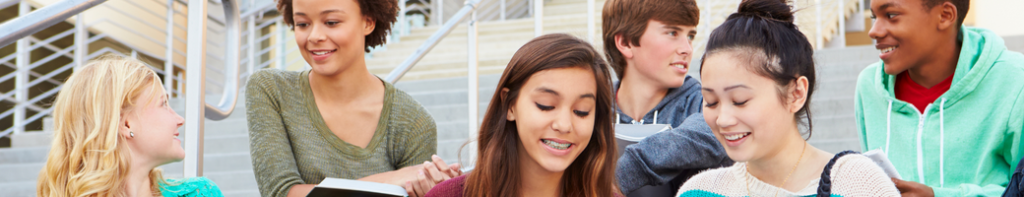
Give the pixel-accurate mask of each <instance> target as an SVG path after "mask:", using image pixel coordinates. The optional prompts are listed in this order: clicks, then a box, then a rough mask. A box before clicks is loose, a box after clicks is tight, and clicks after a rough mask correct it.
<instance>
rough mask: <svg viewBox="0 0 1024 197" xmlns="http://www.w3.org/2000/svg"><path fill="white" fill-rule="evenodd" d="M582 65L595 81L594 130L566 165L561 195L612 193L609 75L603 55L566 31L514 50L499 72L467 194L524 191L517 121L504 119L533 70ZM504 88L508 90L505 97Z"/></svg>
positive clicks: (612, 137)
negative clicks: (584, 145)
mask: <svg viewBox="0 0 1024 197" xmlns="http://www.w3.org/2000/svg"><path fill="white" fill-rule="evenodd" d="M574 67H576V68H584V69H588V70H590V71H593V73H594V79H596V81H597V95H596V97H597V98H596V100H597V106H596V109H595V113H594V115H596V117H595V120H594V134H593V135H592V137H591V138H590V143H589V145H588V146H587V147H586V148H585V149H584V150H583V152H582V153H581V154H580V155H579V157H577V158H576V160H574V161H573V162H572V164H570V165H569V167H568V168H567V169H565V173H564V174H563V175H562V180H561V185H560V187H561V191H562V194H561V196H612V195H613V193H616V192H617V191H615V189H613V188H617V187H613V186H615V160H616V158H615V156H616V153H615V150H616V146H615V134H614V131H613V130H612V129H613V128H614V125H613V122H612V116H611V114H612V96H611V95H612V93H611V80H610V78H611V75H610V74H609V71H608V66H607V64H606V63H605V62H604V60H603V59H601V55H600V54H599V53H597V51H595V50H594V48H593V47H591V46H590V44H588V43H587V42H586V41H583V40H580V39H578V38H575V37H573V36H570V35H568V34H548V35H544V36H541V37H537V38H534V39H533V40H531V41H530V42H527V43H526V44H525V45H523V47H521V48H519V50H518V51H516V53H515V55H513V56H512V60H511V61H509V63H508V66H507V67H506V68H505V71H504V72H503V73H502V74H501V79H500V80H499V81H498V87H497V88H496V90H498V91H495V93H494V97H492V98H491V103H490V105H489V106H488V107H487V113H486V114H485V115H484V120H483V123H482V124H481V125H480V134H479V138H478V139H479V141H478V144H479V145H478V147H477V153H479V157H477V161H476V167H475V170H473V172H471V173H469V175H468V177H467V180H466V185H465V191H464V192H465V193H464V194H465V195H466V196H488V197H496V196H515V197H518V196H520V195H522V191H521V190H520V189H521V186H522V181H523V180H524V178H523V177H520V173H519V171H520V170H521V167H520V166H519V162H518V159H519V154H523V153H521V152H520V150H518V144H520V143H521V142H520V141H519V133H518V129H517V128H516V124H514V123H511V122H509V121H508V120H507V119H506V115H507V113H506V112H507V111H508V109H509V108H511V107H512V105H513V103H515V101H516V99H517V98H518V96H519V91H520V89H521V88H522V86H523V84H525V83H526V81H527V80H528V79H529V78H530V76H532V75H533V74H534V73H537V72H540V71H542V70H548V69H556V68H574ZM502 88H508V89H509V91H508V93H507V94H506V95H504V96H503V95H501V94H502V91H500V90H501V89H502Z"/></svg>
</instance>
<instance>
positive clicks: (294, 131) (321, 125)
mask: <svg viewBox="0 0 1024 197" xmlns="http://www.w3.org/2000/svg"><path fill="white" fill-rule="evenodd" d="M308 74H309V71H301V72H298V71H281V70H272V69H267V70H261V71H259V72H256V73H255V74H253V75H252V76H251V77H250V79H249V83H248V85H246V94H247V96H246V100H245V105H246V110H247V111H246V117H247V118H248V122H249V150H250V151H251V153H252V166H253V172H254V173H255V175H256V182H257V183H258V185H259V189H260V193H261V194H262V195H263V196H285V195H286V194H287V193H288V190H289V189H291V187H292V186H294V185H296V184H317V183H320V181H323V179H324V178H326V177H334V178H343V179H359V178H363V177H366V176H369V175H373V174H378V173H382V172H388V171H394V170H396V169H399V168H402V167H407V166H413V165H417V164H420V163H423V162H424V161H428V160H430V156H431V155H433V154H435V153H436V152H437V129H436V125H435V124H434V120H433V119H432V118H431V117H430V115H429V114H427V111H426V110H425V109H424V108H423V107H422V106H420V104H419V103H418V102H416V101H415V100H413V98H412V97H411V96H409V95H408V94H406V93H405V92H402V91H400V90H398V89H395V88H394V86H392V85H391V84H390V83H387V82H383V81H382V82H381V83H383V84H384V88H385V91H384V92H385V93H384V106H383V108H382V109H381V113H380V119H379V120H378V121H377V122H375V123H368V124H376V125H377V129H376V130H375V131H374V134H373V137H372V138H371V140H370V143H369V144H367V145H366V148H362V147H359V146H356V145H352V144H349V143H347V142H345V141H343V140H341V139H340V138H338V137H337V136H336V135H334V133H333V132H331V131H330V129H328V128H327V125H326V123H325V122H324V119H323V118H322V117H321V116H320V111H319V108H317V105H316V102H315V101H314V99H313V93H312V90H311V89H310V85H309V78H308ZM330 110H345V109H330Z"/></svg>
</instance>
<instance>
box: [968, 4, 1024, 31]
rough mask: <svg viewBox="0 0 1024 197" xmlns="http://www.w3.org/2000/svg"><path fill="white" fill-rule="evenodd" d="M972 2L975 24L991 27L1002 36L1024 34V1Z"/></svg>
mask: <svg viewBox="0 0 1024 197" xmlns="http://www.w3.org/2000/svg"><path fill="white" fill-rule="evenodd" d="M971 4H973V5H972V6H973V7H971V8H970V12H973V13H974V16H975V18H974V20H975V21H974V24H975V26H977V27H982V28H986V29H990V30H992V31H993V32H995V33H996V34H998V35H1000V36H1010V35H1024V10H1022V9H1024V1H1021V0H982V1H979V0H975V1H974V2H971Z"/></svg>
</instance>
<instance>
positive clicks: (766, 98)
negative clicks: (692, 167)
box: [678, 0, 900, 196]
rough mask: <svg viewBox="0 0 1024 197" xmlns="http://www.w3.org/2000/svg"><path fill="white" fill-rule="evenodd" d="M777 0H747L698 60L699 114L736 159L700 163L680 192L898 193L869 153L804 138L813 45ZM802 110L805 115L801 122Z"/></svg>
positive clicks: (808, 125)
mask: <svg viewBox="0 0 1024 197" xmlns="http://www.w3.org/2000/svg"><path fill="white" fill-rule="evenodd" d="M790 9H791V8H790V7H789V6H788V5H786V3H785V2H784V1H780V0H745V1H743V2H742V3H741V4H740V7H739V10H738V12H737V13H734V14H732V15H730V16H729V18H728V19H727V20H726V22H725V23H723V24H722V25H721V26H719V27H718V28H716V29H715V30H714V31H713V32H712V33H711V36H710V38H709V40H708V44H707V50H706V51H707V52H706V53H705V54H704V58H702V60H701V61H702V62H701V65H702V66H701V69H700V74H701V80H702V82H703V86H702V89H701V93H702V94H703V96H704V103H703V104H704V119H705V121H706V122H707V124H708V126H710V127H711V130H712V131H713V133H714V134H715V138H717V139H718V141H719V142H720V143H721V145H722V146H723V147H724V148H725V152H726V154H727V155H729V158H731V159H732V160H734V161H736V162H737V163H736V164H734V165H732V166H731V167H725V168H719V169H714V170H708V171H704V172H702V173H700V174H698V175H696V176H694V177H693V178H691V179H690V180H688V181H687V182H686V183H685V184H683V186H682V188H680V189H679V195H678V196H815V195H817V196H899V195H900V193H899V191H897V190H896V187H895V186H894V185H893V182H892V181H891V180H889V177H888V176H887V175H886V174H885V172H883V171H882V169H881V168H879V167H878V166H877V165H876V164H875V163H874V162H872V161H871V159H869V158H867V157H865V156H862V155H859V154H856V153H855V152H852V151H843V152H841V153H839V154H832V153H828V152H825V151H823V150H821V149H818V148H815V147H814V146H812V145H810V144H808V143H807V141H806V140H807V138H804V137H803V134H802V133H801V131H800V128H801V127H800V126H799V125H801V124H804V125H805V127H804V128H807V131H806V133H807V136H808V138H809V137H810V136H811V130H812V129H813V128H814V127H813V124H811V114H810V109H809V107H810V103H811V94H812V93H814V85H815V78H816V77H815V71H814V59H813V56H814V49H813V48H812V47H811V44H810V43H809V42H808V41H807V37H806V36H804V35H803V34H802V33H800V31H799V30H798V29H797V27H796V25H794V24H793V12H792V11H791V10H790ZM804 118H806V122H804V120H805V119H804Z"/></svg>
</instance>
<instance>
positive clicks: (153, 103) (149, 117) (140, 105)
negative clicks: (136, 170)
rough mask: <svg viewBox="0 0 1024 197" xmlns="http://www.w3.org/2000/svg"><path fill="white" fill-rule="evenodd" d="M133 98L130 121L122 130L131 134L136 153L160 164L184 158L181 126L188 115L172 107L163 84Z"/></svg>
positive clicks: (126, 133) (131, 144)
mask: <svg viewBox="0 0 1024 197" xmlns="http://www.w3.org/2000/svg"><path fill="white" fill-rule="evenodd" d="M133 102H134V104H135V106H134V107H133V109H132V110H130V111H129V112H128V113H126V114H125V115H124V117H123V118H124V119H126V121H125V122H124V125H122V128H121V130H122V132H121V134H122V135H123V136H126V137H128V144H129V146H130V147H131V149H132V153H133V157H143V158H141V159H144V161H153V162H156V163H158V164H163V163H170V162H174V161H179V160H181V159H184V158H185V150H184V149H182V147H181V140H179V139H178V127H181V126H182V124H184V121H185V119H184V118H182V117H181V116H179V115H178V113H177V112H174V109H171V106H170V105H169V104H168V102H167V93H166V92H165V91H164V88H163V86H158V85H154V86H150V87H149V88H147V90H144V91H143V93H142V94H141V95H140V96H139V97H138V98H136V99H135V100H134V101H133ZM129 131H130V132H131V133H134V137H131V136H130V134H129Z"/></svg>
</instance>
